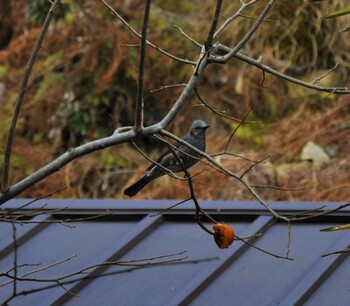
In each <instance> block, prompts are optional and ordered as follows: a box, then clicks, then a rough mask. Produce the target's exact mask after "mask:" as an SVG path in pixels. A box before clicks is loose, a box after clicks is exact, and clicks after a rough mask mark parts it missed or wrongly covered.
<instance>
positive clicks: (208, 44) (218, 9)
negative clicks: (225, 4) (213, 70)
mask: <svg viewBox="0 0 350 306" xmlns="http://www.w3.org/2000/svg"><path fill="white" fill-rule="evenodd" d="M221 6H222V0H217V1H216V8H215V14H214V18H213V22H212V23H211V27H210V30H209V33H208V37H207V39H206V41H205V44H206V47H207V49H208V50H209V49H210V48H211V47H212V45H213V37H214V33H215V30H216V27H217V25H218V22H219V17H220V12H221Z"/></svg>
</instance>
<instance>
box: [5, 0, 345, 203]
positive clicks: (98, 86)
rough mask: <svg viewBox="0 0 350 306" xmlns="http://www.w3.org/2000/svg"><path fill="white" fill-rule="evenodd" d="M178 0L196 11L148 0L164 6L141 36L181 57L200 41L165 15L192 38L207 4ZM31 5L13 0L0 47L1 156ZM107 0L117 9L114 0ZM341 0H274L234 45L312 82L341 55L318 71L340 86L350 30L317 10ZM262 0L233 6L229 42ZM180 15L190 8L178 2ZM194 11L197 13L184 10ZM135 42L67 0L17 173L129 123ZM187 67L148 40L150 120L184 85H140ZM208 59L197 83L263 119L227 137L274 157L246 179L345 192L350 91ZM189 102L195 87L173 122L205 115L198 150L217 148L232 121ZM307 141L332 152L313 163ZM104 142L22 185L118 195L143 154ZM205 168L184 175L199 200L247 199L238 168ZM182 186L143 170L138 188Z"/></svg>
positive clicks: (217, 101)
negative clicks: (144, 182)
mask: <svg viewBox="0 0 350 306" xmlns="http://www.w3.org/2000/svg"><path fill="white" fill-rule="evenodd" d="M181 2H183V3H182V4H183V5H189V6H191V9H192V11H193V9H195V11H196V14H194V13H191V12H192V11H191V10H188V12H189V13H187V14H188V16H187V18H185V19H184V18H179V16H177V15H176V14H175V15H174V14H173V13H170V12H171V10H170V9H171V7H167V5H166V4H162V3H157V4H156V6H155V8H154V9H157V10H158V12H160V13H161V14H160V15H158V16H160V17H159V18H155V17H153V19H152V21H151V22H152V23H151V31H150V35H149V39H150V40H151V41H152V42H154V43H155V44H157V45H159V46H161V47H162V48H165V49H166V50H169V52H171V53H173V54H176V55H177V56H182V57H188V58H191V56H192V55H193V54H194V53H195V52H197V49H196V47H194V46H193V45H192V44H191V43H190V42H189V41H187V40H186V39H185V38H184V37H183V36H181V34H180V33H179V31H178V29H176V28H174V27H173V26H172V25H171V24H169V22H168V21H167V20H169V18H170V19H171V20H172V21H174V23H180V22H181V21H182V23H180V24H178V25H179V26H181V28H182V29H183V30H184V31H185V32H186V33H188V34H190V35H193V38H194V39H196V40H198V41H199V42H202V41H203V39H204V35H203V33H205V30H204V29H206V27H207V23H206V20H207V19H206V18H204V16H205V14H206V12H207V11H208V9H207V8H208V6H211V5H212V3H211V2H210V1H205V2H204V3H202V1H200V3H196V2H194V3H191V4H186V3H185V2H186V1H181ZM12 3H13V2H12ZM27 3H29V1H26V3H24V2H21V4H19V3H14V4H13V7H12V10H11V14H12V20H13V25H12V26H13V33H14V34H13V37H12V39H11V41H10V42H9V44H8V46H7V47H6V48H4V49H3V50H0V67H4V68H3V69H5V71H6V73H3V74H1V77H0V82H2V83H4V85H5V93H4V96H3V97H2V101H1V102H0V110H1V114H0V116H1V123H0V126H1V132H0V139H1V144H2V145H1V147H0V156H1V157H2V152H3V150H4V144H5V139H6V134H7V129H8V122H9V118H10V116H11V114H12V107H13V105H14V102H15V100H16V99H17V96H18V93H19V90H20V82H19V80H21V78H22V77H23V72H24V69H25V66H26V63H27V61H28V58H29V57H30V54H31V52H32V46H34V44H35V42H36V39H37V37H38V34H39V32H40V28H39V27H38V26H34V25H33V24H31V23H30V22H29V21H28V20H27V19H26V18H25V14H24V12H25V6H26V4H27ZM110 3H111V4H114V6H115V7H118V5H117V1H110ZM118 3H119V2H118ZM344 3H345V2H344V1H341V0H337V1H332V4H330V3H325V2H315V3H312V4H311V3H306V2H303V3H301V4H298V3H297V1H289V2H288V3H286V2H283V3H282V4H281V5H280V6H276V9H275V10H274V11H273V14H272V15H271V16H269V20H266V21H265V22H264V25H263V27H262V28H261V29H260V31H259V35H256V36H254V38H253V39H252V40H251V42H250V43H249V44H248V45H247V47H246V48H245V50H244V52H245V53H246V54H249V55H250V56H255V57H258V56H262V59H263V62H264V63H265V64H268V65H271V67H273V68H276V69H279V70H282V71H286V72H288V73H289V74H291V75H294V76H298V77H300V78H305V79H308V80H310V78H312V76H314V75H318V76H320V75H322V74H323V72H324V71H327V70H328V69H330V68H332V67H333V66H334V65H335V63H339V64H340V67H339V68H338V69H336V70H335V71H334V72H333V73H332V74H331V77H330V78H328V79H325V80H323V81H324V82H335V83H336V84H337V85H339V86H348V85H349V65H350V51H349V50H350V46H349V43H350V42H349V39H348V36H347V35H348V34H346V33H342V34H340V33H338V32H337V29H339V28H342V27H343V25H344V24H345V21H344V19H342V18H338V19H333V20H327V21H325V20H322V19H321V17H322V15H323V14H325V13H327V12H328V11H330V10H333V9H334V10H335V9H340V8H342V6H344ZM130 5H131V6H132V7H130V6H127V4H126V3H123V4H119V7H118V8H119V9H120V11H121V12H122V13H123V14H124V16H125V18H128V19H129V20H136V21H135V23H136V27H137V25H138V24H139V23H140V20H139V19H138V18H139V17H140V13H142V10H141V11H140V12H139V11H138V10H137V7H138V6H139V5H140V3H139V2H138V1H131V4H130ZM330 5H332V7H331V8H330ZM234 9H235V7H234V4H231V3H229V4H227V7H226V8H225V10H226V12H227V14H229V12H230V13H231V12H232V11H234ZM258 9H259V6H255V7H254V8H253V9H251V10H250V11H249V16H244V17H242V18H241V21H240V22H239V23H235V24H234V25H233V26H232V27H233V28H232V31H231V33H230V35H229V36H227V37H226V36H225V37H220V39H222V41H223V42H227V43H231V44H232V42H235V41H237V40H238V39H239V37H240V36H242V35H243V33H244V32H245V31H246V29H247V27H248V26H249V25H251V23H252V22H253V20H252V19H251V17H254V16H255V15H256V10H258ZM167 10H169V11H167ZM180 13H182V14H186V10H184V11H183V12H182V11H181V12H180ZM180 13H179V14H180ZM201 14H202V15H201ZM197 15H198V16H202V17H201V18H200V20H198V22H194V21H197V19H198V18H197V17H198V16H197ZM152 26H153V28H152ZM272 29H274V30H272ZM231 34H232V35H231ZM138 43H139V41H137V40H136V39H135V38H134V37H132V36H131V35H130V33H129V32H128V30H127V29H125V28H123V27H122V25H121V24H119V23H118V22H116V20H115V18H114V17H113V16H111V14H110V13H109V12H108V11H106V9H105V8H104V7H103V6H101V5H100V4H99V2H98V1H86V7H85V11H84V12H82V11H81V10H80V8H79V7H76V6H73V7H72V11H71V15H70V19H66V20H60V21H58V22H57V23H55V24H53V25H52V27H51V28H50V31H49V33H48V35H47V37H46V39H45V41H44V48H43V49H42V50H41V51H40V55H39V59H38V61H37V63H36V64H35V66H34V70H33V73H32V76H31V79H30V82H29V90H28V92H27V95H26V99H25V103H24V106H23V110H22V113H21V119H20V122H19V126H18V130H17V133H16V138H15V143H14V149H13V156H14V159H15V169H14V170H13V171H12V174H11V175H12V181H13V182H15V181H18V180H20V179H21V178H23V177H24V176H25V175H28V174H29V173H31V171H33V170H35V169H38V168H39V167H41V166H43V165H44V164H46V163H47V162H48V161H50V160H52V158H54V157H55V156H57V155H59V154H60V153H62V152H64V151H65V150H67V149H68V148H69V147H73V146H76V145H79V144H81V143H83V142H85V141H87V140H90V139H95V138H96V137H100V136H103V135H108V134H111V133H112V132H113V129H114V127H115V126H120V125H128V124H131V123H132V120H133V107H134V100H135V92H136V75H137V71H136V68H135V67H137V61H138V51H137V47H138ZM190 69H191V68H190V67H187V66H184V65H181V64H179V63H176V62H174V61H171V60H170V59H167V58H163V57H162V56H160V55H159V53H157V52H156V51H154V50H149V52H148V58H147V62H146V76H145V77H146V83H145V88H146V91H147V92H148V93H147V95H146V96H145V101H146V105H147V109H146V113H145V117H146V124H151V123H153V122H154V121H155V120H157V119H159V116H160V115H161V114H162V113H163V112H164V111H165V110H167V109H168V107H169V106H170V105H172V103H173V102H174V97H177V95H178V93H179V90H180V89H179V88H176V87H173V88H170V89H166V90H161V91H157V92H154V93H151V92H150V91H151V90H152V89H155V88H159V87H161V86H164V85H169V84H178V83H183V82H186V80H187V76H188V74H189V72H190ZM208 70H209V73H207V74H206V75H205V78H204V79H203V80H202V81H201V83H200V86H199V87H198V90H199V92H200V93H201V95H202V96H203V98H204V99H205V101H207V102H208V103H209V104H210V105H211V106H213V107H215V108H216V109H218V110H220V111H225V112H226V113H227V114H230V115H232V116H234V117H242V116H243V115H244V114H245V113H246V112H247V111H248V110H249V108H250V107H251V106H252V107H253V114H252V116H251V118H249V119H250V120H254V121H259V127H258V128H257V127H256V125H248V124H247V125H244V127H243V128H242V130H241V131H240V132H238V133H237V135H236V136H235V137H234V138H233V140H232V143H231V145H230V150H231V151H232V152H234V153H236V154H239V155H242V156H245V157H247V158H249V159H252V160H260V159H262V158H265V157H266V156H267V155H269V156H270V159H269V160H268V161H266V162H265V163H261V164H259V165H257V166H256V167H253V169H252V170H251V171H250V172H249V173H248V174H247V175H246V177H248V178H249V181H250V183H251V184H253V185H254V184H255V185H260V186H265V187H266V186H269V187H272V186H274V187H276V186H277V187H279V188H280V189H276V188H259V192H260V193H261V195H262V196H263V197H265V198H266V199H270V200H310V201H313V200H315V201H348V200H349V197H350V174H349V173H350V171H349V170H350V169H349V168H350V165H349V164H350V157H349V156H350V137H349V131H350V125H349V122H350V97H349V96H342V97H335V96H333V95H328V94H327V95H324V94H320V93H315V92H313V91H311V90H306V89H303V88H301V89H300V88H296V87H295V86H291V85H289V84H287V83H286V82H285V81H282V80H278V79H276V78H274V77H271V76H266V78H265V79H264V76H263V74H262V73H261V71H259V70H258V69H256V68H253V67H250V66H248V65H247V64H242V63H240V62H238V61H232V62H231V63H230V64H229V65H225V66H214V67H210V69H208ZM263 79H264V81H263V82H262V80H263ZM199 104H200V102H199V101H198V99H196V97H195V96H193V97H192V103H191V105H188V106H186V108H185V109H184V110H183V114H182V115H180V116H179V117H178V119H177V120H176V122H174V123H173V124H172V125H171V127H170V128H171V129H172V130H173V131H175V133H176V134H178V135H182V134H183V132H184V131H185V130H186V129H187V126H188V124H189V123H190V122H191V121H192V119H194V118H199V117H200V118H203V119H205V120H206V121H207V122H210V125H211V126H212V128H211V131H210V132H209V138H208V143H209V145H208V149H207V151H208V152H211V153H214V152H218V151H220V150H221V149H222V148H223V147H224V145H225V143H226V141H227V138H228V136H229V134H230V133H231V131H232V129H233V127H234V124H233V123H232V122H231V121H230V120H228V119H222V118H220V117H218V116H216V115H214V114H212V113H211V112H210V110H208V109H206V108H203V107H201V106H198V105H199ZM188 114H191V116H189V115H188ZM308 141H313V142H315V143H316V144H317V145H318V146H320V147H321V148H322V149H323V150H324V151H325V152H326V153H327V154H328V155H329V157H330V159H329V160H328V161H327V162H325V163H323V164H322V165H321V166H315V165H314V164H313V163H312V162H309V161H302V160H301V158H300V154H301V151H302V148H303V147H304V145H305V144H306V143H307V142H308ZM140 142H141V145H143V147H144V149H145V150H146V151H147V153H150V154H151V155H152V154H154V155H157V153H158V152H159V151H161V150H162V149H161V148H160V147H159V146H158V145H157V144H156V142H154V141H153V140H150V139H144V140H141V141H140ZM106 152H107V153H106ZM106 152H100V153H94V154H92V155H90V156H88V157H84V158H82V159H80V160H79V161H75V162H73V163H71V164H70V165H68V166H66V167H65V168H64V169H63V170H61V171H60V172H58V173H56V174H55V175H53V176H52V177H50V178H49V179H46V180H45V181H43V182H41V183H40V184H38V185H36V186H35V187H33V188H31V189H30V190H28V191H27V192H25V193H24V194H23V196H26V197H28V196H29V197H38V196H42V195H44V194H47V193H50V192H52V191H53V190H57V189H60V188H62V187H64V186H68V187H69V188H68V189H67V190H65V191H63V192H61V193H60V195H59V196H62V197H99V198H103V197H115V198H117V197H121V195H122V189H123V187H124V186H126V185H128V184H129V183H130V182H131V181H133V180H135V179H136V176H139V175H141V172H142V171H143V170H144V169H145V168H147V164H148V163H147V161H145V160H144V159H143V158H142V157H141V156H139V155H137V153H136V152H135V151H133V149H132V147H131V146H130V147H128V146H121V147H118V150H114V149H109V150H108V151H106ZM221 162H222V163H223V164H224V165H225V166H227V167H228V168H229V169H231V170H232V171H234V172H236V173H239V174H242V173H243V172H244V171H245V170H246V169H247V167H249V166H250V165H251V164H252V163H251V162H248V161H245V160H243V159H241V158H237V157H232V156H226V157H223V158H222V160H221ZM202 170H204V171H203V173H201V174H200V175H198V176H197V177H196V178H195V179H194V183H196V185H195V187H196V192H197V196H198V197H199V198H203V199H250V195H249V194H248V192H247V191H246V190H244V188H243V187H242V186H240V184H238V183H237V182H236V181H235V180H234V179H227V178H226V177H224V176H223V175H221V174H220V173H219V172H217V171H216V170H214V169H212V168H210V167H206V166H205V165H204V163H199V164H198V165H197V166H196V167H194V168H193V169H192V170H191V173H196V172H198V171H202ZM135 171H136V173H135ZM281 189H287V190H289V191H286V190H281ZM300 189H302V190H300ZM188 194H189V191H188V187H187V185H186V182H184V181H175V180H174V179H171V178H169V177H164V178H162V179H160V180H157V181H156V182H153V183H152V184H151V185H150V186H149V187H147V188H146V189H145V190H144V191H142V193H141V194H140V195H138V198H148V199H151V198H178V199H183V198H186V197H187V196H188Z"/></svg>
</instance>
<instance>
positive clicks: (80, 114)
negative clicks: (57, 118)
mask: <svg viewBox="0 0 350 306" xmlns="http://www.w3.org/2000/svg"><path fill="white" fill-rule="evenodd" d="M80 104H81V103H79V102H78V101H76V102H74V103H73V105H72V106H71V107H70V108H69V109H68V114H69V115H68V118H69V120H68V121H69V126H70V128H71V129H72V130H73V131H74V132H75V133H76V134H79V135H81V136H86V135H87V134H88V131H89V126H90V123H91V114H90V110H89V108H87V107H86V106H84V105H80Z"/></svg>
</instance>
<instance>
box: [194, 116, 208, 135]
mask: <svg viewBox="0 0 350 306" xmlns="http://www.w3.org/2000/svg"><path fill="white" fill-rule="evenodd" d="M208 127H209V125H208V124H206V123H205V122H204V121H203V120H195V121H193V123H192V126H191V128H190V134H191V135H192V136H195V137H198V136H200V135H205V131H206V130H207V128H208Z"/></svg>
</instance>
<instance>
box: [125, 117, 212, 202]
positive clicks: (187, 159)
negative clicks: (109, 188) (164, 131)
mask: <svg viewBox="0 0 350 306" xmlns="http://www.w3.org/2000/svg"><path fill="white" fill-rule="evenodd" d="M208 127H209V125H207V124H206V123H205V122H204V121H202V120H195V121H193V123H192V126H191V128H190V130H189V132H188V133H187V134H186V135H185V136H184V137H182V139H183V140H184V141H186V142H188V143H189V144H191V145H192V146H194V147H196V148H197V149H199V150H201V151H205V131H206V129H207V128H208ZM174 146H175V147H176V148H178V149H179V150H176V149H174V151H175V152H176V154H177V156H178V158H176V157H175V156H174V154H173V153H172V152H171V151H170V150H168V151H167V152H165V153H164V154H163V155H161V156H160V157H159V158H158V159H157V160H156V162H157V163H158V164H160V165H162V166H163V167H165V168H167V169H169V170H170V171H172V172H174V173H176V172H180V171H183V167H185V168H186V169H188V168H190V167H192V166H193V165H194V164H196V163H197V162H198V160H199V159H201V158H202V156H201V154H199V153H198V152H196V151H194V150H192V149H190V148H188V147H187V146H185V145H183V144H181V143H178V142H177V143H175V145H174ZM179 160H181V161H182V163H181V162H179ZM146 171H147V173H146V175H145V176H143V177H142V178H141V179H139V180H138V181H137V182H136V183H135V184H133V185H131V186H130V187H128V188H127V189H125V190H124V194H125V195H128V196H129V197H132V196H134V195H135V194H137V193H138V192H139V191H140V190H141V189H142V188H143V187H145V186H146V185H147V184H148V183H150V182H151V181H153V180H155V179H156V178H158V177H160V176H163V175H165V174H166V171H165V170H164V169H162V167H160V166H159V165H157V164H155V163H154V164H152V165H151V166H150V167H149V168H148V169H147V170H146Z"/></svg>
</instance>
